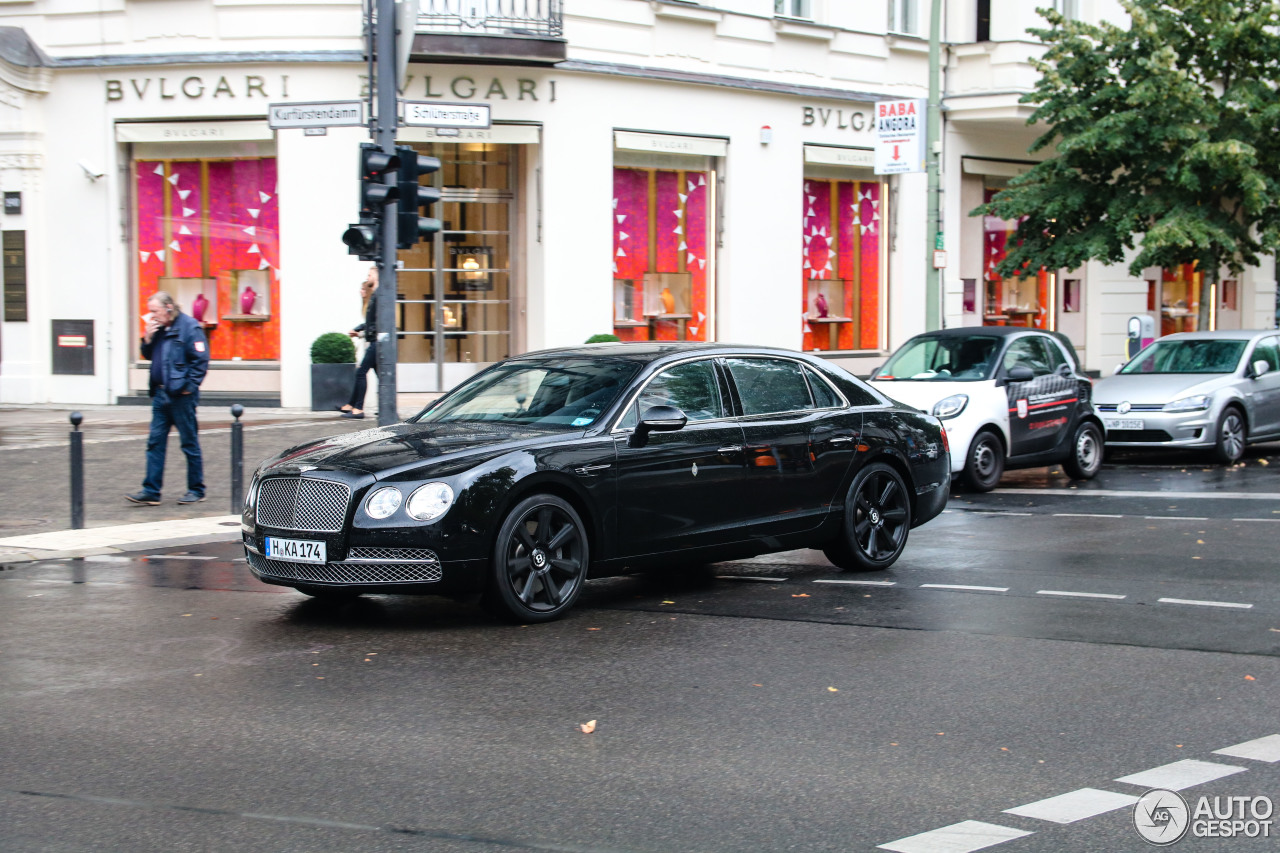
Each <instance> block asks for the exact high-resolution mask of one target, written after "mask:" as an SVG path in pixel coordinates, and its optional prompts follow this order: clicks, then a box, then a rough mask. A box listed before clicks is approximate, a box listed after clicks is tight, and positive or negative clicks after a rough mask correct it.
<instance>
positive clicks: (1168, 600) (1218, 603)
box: [1157, 598, 1253, 610]
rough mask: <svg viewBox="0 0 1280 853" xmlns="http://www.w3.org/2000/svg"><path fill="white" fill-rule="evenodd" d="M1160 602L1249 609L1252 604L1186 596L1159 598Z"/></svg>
mask: <svg viewBox="0 0 1280 853" xmlns="http://www.w3.org/2000/svg"><path fill="white" fill-rule="evenodd" d="M1157 601H1159V602H1160V603H1161V604H1195V605H1197V606H1199V607H1234V608H1235V609H1237V610H1251V609H1252V608H1253V605H1252V604H1239V603H1237V602H1234V601H1194V600H1192V599H1187V598H1160V599H1157Z"/></svg>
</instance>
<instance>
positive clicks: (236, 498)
mask: <svg viewBox="0 0 1280 853" xmlns="http://www.w3.org/2000/svg"><path fill="white" fill-rule="evenodd" d="M243 414H244V406H242V405H240V404H239V403H236V404H235V405H233V406H232V407H231V416H232V417H233V418H235V419H236V420H235V423H233V424H232V425H231V514H232V515H239V514H240V513H241V512H243V511H244V424H242V423H240V416H241V415H243Z"/></svg>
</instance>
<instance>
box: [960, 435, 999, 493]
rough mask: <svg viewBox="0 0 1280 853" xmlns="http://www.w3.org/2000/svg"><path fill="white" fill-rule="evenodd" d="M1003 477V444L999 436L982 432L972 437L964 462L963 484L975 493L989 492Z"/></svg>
mask: <svg viewBox="0 0 1280 853" xmlns="http://www.w3.org/2000/svg"><path fill="white" fill-rule="evenodd" d="M1003 475H1004V444H1003V443H1002V442H1001V441H1000V436H998V435H996V434H995V433H994V432H991V431H990V430H983V431H982V432H980V433H978V434H977V435H976V436H974V439H973V444H970V445H969V455H968V457H967V458H966V459H965V462H964V472H963V477H964V482H965V484H966V485H967V486H968V487H969V488H971V489H973V490H974V491H975V492H989V491H991V490H992V489H994V488H995V487H996V484H997V483H999V482H1000V477H1001V476H1003Z"/></svg>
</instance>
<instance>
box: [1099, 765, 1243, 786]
mask: <svg viewBox="0 0 1280 853" xmlns="http://www.w3.org/2000/svg"><path fill="white" fill-rule="evenodd" d="M1246 769H1248V768H1245V767H1236V766H1235V765H1233V764H1216V763H1214V762H1212V761H1196V760H1195V759H1193V758H1186V759H1183V760H1182V761H1175V762H1173V763H1172V764H1165V765H1163V766H1161V767H1153V768H1152V769H1150V770H1143V771H1142V772H1141V773H1133V774H1130V775H1128V776H1121V777H1120V778H1119V779H1116V780H1115V781H1117V782H1124V783H1125V784H1126V785H1139V786H1141V787H1143V788H1165V789H1167V790H1170V791H1181V790H1184V789H1186V788H1191V787H1194V786H1195V785H1203V784H1204V783H1205V782H1212V781H1213V780H1214V779H1221V778H1223V777H1224V776H1231V775H1234V774H1236V773H1243V772H1244V771H1245V770H1246Z"/></svg>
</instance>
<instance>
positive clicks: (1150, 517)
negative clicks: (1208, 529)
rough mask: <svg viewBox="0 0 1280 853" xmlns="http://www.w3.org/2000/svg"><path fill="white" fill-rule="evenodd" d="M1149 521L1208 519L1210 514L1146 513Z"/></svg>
mask: <svg viewBox="0 0 1280 853" xmlns="http://www.w3.org/2000/svg"><path fill="white" fill-rule="evenodd" d="M1143 518H1145V519H1146V520H1147V521H1208V520H1209V517H1208V516H1203V517H1202V516H1199V515H1144V516H1143Z"/></svg>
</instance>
